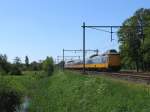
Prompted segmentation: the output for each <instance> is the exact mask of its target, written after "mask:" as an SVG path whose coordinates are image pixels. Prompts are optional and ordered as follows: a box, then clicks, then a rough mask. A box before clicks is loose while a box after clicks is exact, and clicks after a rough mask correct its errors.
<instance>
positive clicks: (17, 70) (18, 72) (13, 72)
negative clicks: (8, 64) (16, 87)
mask: <svg viewBox="0 0 150 112" xmlns="http://www.w3.org/2000/svg"><path fill="white" fill-rule="evenodd" d="M9 74H10V75H22V72H21V70H20V68H19V67H17V66H12V68H11V71H10V72H9Z"/></svg>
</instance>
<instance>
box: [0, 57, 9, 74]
mask: <svg viewBox="0 0 150 112" xmlns="http://www.w3.org/2000/svg"><path fill="white" fill-rule="evenodd" d="M0 72H1V73H8V72H10V63H9V62H8V61H7V56H6V54H4V55H2V54H1V55H0Z"/></svg>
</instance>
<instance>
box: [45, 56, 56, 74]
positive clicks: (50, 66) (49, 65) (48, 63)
mask: <svg viewBox="0 0 150 112" xmlns="http://www.w3.org/2000/svg"><path fill="white" fill-rule="evenodd" d="M43 69H44V70H45V71H46V72H47V73H48V75H52V73H53V71H54V61H53V58H52V57H47V58H46V59H45V60H44V61H43Z"/></svg>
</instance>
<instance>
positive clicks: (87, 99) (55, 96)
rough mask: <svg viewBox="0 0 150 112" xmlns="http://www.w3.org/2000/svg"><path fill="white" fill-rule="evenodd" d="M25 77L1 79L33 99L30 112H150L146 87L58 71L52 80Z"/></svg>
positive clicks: (149, 92) (149, 93)
mask: <svg viewBox="0 0 150 112" xmlns="http://www.w3.org/2000/svg"><path fill="white" fill-rule="evenodd" d="M24 74H25V75H23V76H4V77H0V79H3V80H8V82H9V84H11V86H13V87H14V88H16V89H17V90H19V91H22V93H23V94H24V96H28V97H29V98H30V109H29V112H150V87H149V86H146V85H139V84H133V83H128V82H125V81H118V80H114V79H108V78H105V77H96V76H83V75H80V74H78V73H76V72H69V71H65V72H62V71H56V72H55V73H54V75H53V76H51V77H46V76H45V75H44V74H43V73H42V72H41V73H34V72H25V73H24ZM0 83H1V82H0Z"/></svg>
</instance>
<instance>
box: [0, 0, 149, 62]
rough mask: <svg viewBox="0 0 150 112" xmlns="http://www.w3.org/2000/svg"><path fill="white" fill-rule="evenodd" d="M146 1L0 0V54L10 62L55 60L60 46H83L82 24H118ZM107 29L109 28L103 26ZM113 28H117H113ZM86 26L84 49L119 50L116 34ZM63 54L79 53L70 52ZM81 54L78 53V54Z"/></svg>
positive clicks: (146, 0)
mask: <svg viewBox="0 0 150 112" xmlns="http://www.w3.org/2000/svg"><path fill="white" fill-rule="evenodd" d="M139 8H150V1H149V0H0V54H7V56H8V59H9V61H13V59H14V58H15V57H16V56H18V57H20V58H21V59H22V61H23V60H24V57H25V56H26V55H27V56H29V59H30V61H33V60H36V61H38V60H42V59H45V57H46V56H52V57H53V58H54V59H55V58H56V57H57V56H58V55H59V56H60V55H62V49H63V48H64V49H82V32H83V31H82V28H81V26H82V24H83V22H85V23H86V25H121V24H122V23H123V21H124V20H125V19H127V18H129V17H131V16H132V15H133V14H134V12H135V11H136V10H137V9H139ZM105 30H110V29H105ZM114 31H116V29H114ZM113 38H114V40H113V41H112V42H111V41H110V34H109V33H106V32H100V31H96V30H93V29H86V49H99V51H100V53H102V52H104V51H106V50H108V49H118V45H119V44H118V41H117V36H116V34H114V35H113ZM66 55H78V54H74V53H73V52H72V53H71V54H70V53H66ZM79 55H80V54H79Z"/></svg>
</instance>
